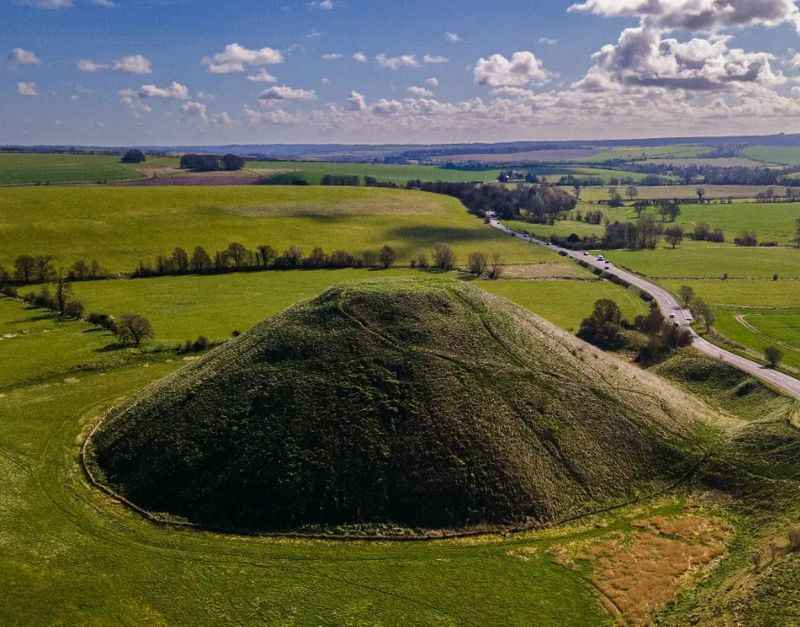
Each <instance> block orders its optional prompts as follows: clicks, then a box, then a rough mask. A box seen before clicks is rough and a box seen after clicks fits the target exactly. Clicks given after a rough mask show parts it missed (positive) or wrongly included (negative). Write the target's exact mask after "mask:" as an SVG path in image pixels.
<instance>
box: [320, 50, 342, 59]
mask: <svg viewBox="0 0 800 627" xmlns="http://www.w3.org/2000/svg"><path fill="white" fill-rule="evenodd" d="M343 56H344V55H342V54H339V53H338V52H326V53H325V54H323V55H322V59H323V60H324V61H336V60H337V59H341V58H342V57H343Z"/></svg>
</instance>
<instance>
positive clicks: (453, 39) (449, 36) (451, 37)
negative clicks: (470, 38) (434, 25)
mask: <svg viewBox="0 0 800 627" xmlns="http://www.w3.org/2000/svg"><path fill="white" fill-rule="evenodd" d="M444 38H445V40H446V41H448V42H450V43H451V44H457V43H460V42H462V41H464V40H463V39H462V38H461V35H459V34H458V33H451V32H446V33H445V34H444Z"/></svg>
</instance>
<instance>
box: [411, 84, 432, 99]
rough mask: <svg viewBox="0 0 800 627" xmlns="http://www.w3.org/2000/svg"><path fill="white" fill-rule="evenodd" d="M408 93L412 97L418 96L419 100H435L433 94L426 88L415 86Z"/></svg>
mask: <svg viewBox="0 0 800 627" xmlns="http://www.w3.org/2000/svg"><path fill="white" fill-rule="evenodd" d="M406 91H407V92H408V93H409V94H411V95H412V96H416V97H418V98H433V92H432V91H431V90H430V89H426V88H425V87H417V86H416V85H414V86H412V87H409V88H408V89H407V90H406Z"/></svg>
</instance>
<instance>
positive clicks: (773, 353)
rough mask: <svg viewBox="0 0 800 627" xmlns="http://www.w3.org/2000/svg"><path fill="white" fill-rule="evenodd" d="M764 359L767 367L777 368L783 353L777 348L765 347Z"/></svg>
mask: <svg viewBox="0 0 800 627" xmlns="http://www.w3.org/2000/svg"><path fill="white" fill-rule="evenodd" d="M764 359H766V361H767V366H769V367H770V368H777V367H778V366H779V365H780V363H781V361H782V360H783V351H782V350H781V349H780V348H778V347H777V346H767V347H766V348H765V349H764Z"/></svg>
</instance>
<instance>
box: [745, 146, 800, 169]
mask: <svg viewBox="0 0 800 627" xmlns="http://www.w3.org/2000/svg"><path fill="white" fill-rule="evenodd" d="M744 155H745V156H746V157H749V158H751V159H755V160H756V161H766V162H767V163H779V164H782V165H800V147H797V146H748V147H747V148H745V149H744Z"/></svg>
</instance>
